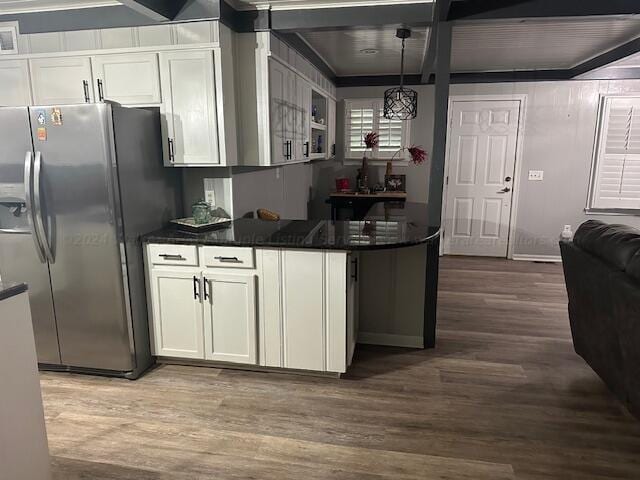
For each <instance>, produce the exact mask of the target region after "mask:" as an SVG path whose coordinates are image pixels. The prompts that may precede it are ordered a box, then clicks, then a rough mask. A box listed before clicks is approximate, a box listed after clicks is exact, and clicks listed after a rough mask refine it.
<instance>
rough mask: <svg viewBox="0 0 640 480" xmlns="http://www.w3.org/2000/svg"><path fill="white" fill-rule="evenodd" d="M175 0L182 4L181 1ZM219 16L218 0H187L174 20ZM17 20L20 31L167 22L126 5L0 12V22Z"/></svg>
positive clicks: (203, 18)
mask: <svg viewBox="0 0 640 480" xmlns="http://www.w3.org/2000/svg"><path fill="white" fill-rule="evenodd" d="M176 3H182V1H181V0H180V1H178V2H176ZM219 18H220V5H219V2H218V0H187V2H186V3H185V4H184V7H183V8H182V9H181V10H180V11H179V12H178V14H177V15H176V16H175V18H174V19H173V21H174V22H183V21H184V22H188V21H195V20H217V19H219ZM16 21H17V22H18V23H19V25H20V33H21V34H30V33H45V32H68V31H72V30H93V29H101V28H118V27H140V26H145V25H157V24H159V23H166V22H167V20H165V21H164V22H159V21H157V20H154V19H152V18H151V17H149V16H148V15H145V14H143V13H140V12H138V11H136V10H133V9H131V8H130V7H127V6H125V5H114V6H109V7H93V8H78V9H71V10H54V11H46V12H29V13H15V14H7V15H0V22H16Z"/></svg>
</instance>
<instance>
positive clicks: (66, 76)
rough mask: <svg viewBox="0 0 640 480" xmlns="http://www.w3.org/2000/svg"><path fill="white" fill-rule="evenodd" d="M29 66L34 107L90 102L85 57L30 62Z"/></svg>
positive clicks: (44, 59) (89, 66) (87, 64)
mask: <svg viewBox="0 0 640 480" xmlns="http://www.w3.org/2000/svg"><path fill="white" fill-rule="evenodd" d="M29 62H30V64H31V81H32V84H33V85H32V87H33V103H34V104H36V105H64V104H73V103H87V102H91V101H93V91H92V90H93V89H92V88H91V82H92V75H91V60H90V59H89V57H54V58H34V59H31V60H29Z"/></svg>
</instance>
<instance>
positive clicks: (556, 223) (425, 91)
mask: <svg viewBox="0 0 640 480" xmlns="http://www.w3.org/2000/svg"><path fill="white" fill-rule="evenodd" d="M384 90H385V88H384V87H363V88H341V89H338V98H339V99H340V100H342V99H346V98H377V97H382V94H383V92H384ZM416 90H417V91H418V99H419V104H418V117H417V118H416V120H414V121H413V124H412V128H411V142H412V143H415V144H421V145H423V146H424V147H426V148H427V151H430V150H431V146H432V138H433V127H432V125H433V123H432V122H433V87H432V86H421V87H417V88H416ZM611 93H638V94H640V80H617V81H565V82H527V83H494V84H469V85H452V86H451V95H487V96H491V95H508V94H518V95H520V94H526V95H527V109H526V114H525V115H526V116H525V131H524V137H523V152H522V166H521V168H522V170H521V176H520V179H519V180H520V191H519V192H518V194H519V199H518V206H517V216H516V232H517V233H516V238H515V245H514V254H516V255H523V254H524V255H559V249H558V245H557V240H558V236H559V234H560V231H561V230H562V226H563V225H565V224H571V225H573V226H574V230H575V228H576V226H577V225H578V224H580V223H582V222H583V221H585V220H587V219H590V218H597V219H601V220H603V221H606V222H609V223H626V224H630V225H634V226H638V227H640V217H639V216H628V215H627V216H621V215H587V214H585V212H584V208H585V206H586V202H587V194H588V187H589V176H590V172H591V163H592V154H593V148H594V141H595V131H596V123H597V113H598V99H599V96H600V95H602V94H611ZM342 105H343V104H342V103H341V104H340V108H339V112H343V110H342ZM339 114H340V115H341V116H343V113H339ZM339 127H340V128H339V131H338V137H339V140H338V148H339V149H338V152H341V151H342V148H341V146H342V139H343V137H344V132H343V126H341V125H339ZM381 168H383V167H381ZM400 170H401V169H399V168H398V169H396V171H397V173H406V175H407V191H408V197H409V200H410V201H417V202H426V201H427V197H428V175H429V162H426V164H425V165H422V166H420V167H415V166H411V167H406V168H405V169H403V170H405V171H400ZM529 170H544V181H542V182H529V181H528V180H527V179H526V177H527V175H528V171H529Z"/></svg>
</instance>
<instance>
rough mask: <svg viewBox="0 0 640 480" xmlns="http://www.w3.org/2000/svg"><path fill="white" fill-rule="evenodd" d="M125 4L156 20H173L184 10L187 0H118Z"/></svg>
mask: <svg viewBox="0 0 640 480" xmlns="http://www.w3.org/2000/svg"><path fill="white" fill-rule="evenodd" d="M118 1H119V2H120V3H122V4H123V5H124V6H126V7H129V8H130V9H132V10H134V11H136V12H138V13H141V14H143V15H145V16H147V17H149V18H151V19H152V20H155V21H156V22H165V21H167V20H169V21H171V20H173V19H174V18H176V16H177V15H178V13H179V12H180V10H182V7H184V5H185V3H187V0H118Z"/></svg>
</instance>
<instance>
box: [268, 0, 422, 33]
mask: <svg viewBox="0 0 640 480" xmlns="http://www.w3.org/2000/svg"><path fill="white" fill-rule="evenodd" d="M432 18H433V5H432V4H430V3H413V4H412V3H408V4H396V5H369V6H357V7H333V8H305V9H300V10H272V11H271V28H272V29H273V30H280V31H292V32H302V31H318V30H338V29H348V28H367V27H378V26H383V25H386V26H389V25H394V26H404V27H418V26H428V25H431V20H432Z"/></svg>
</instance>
